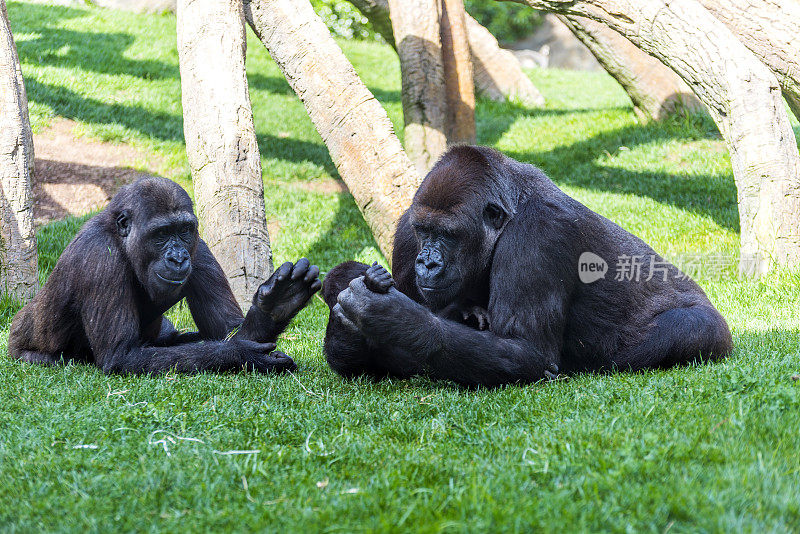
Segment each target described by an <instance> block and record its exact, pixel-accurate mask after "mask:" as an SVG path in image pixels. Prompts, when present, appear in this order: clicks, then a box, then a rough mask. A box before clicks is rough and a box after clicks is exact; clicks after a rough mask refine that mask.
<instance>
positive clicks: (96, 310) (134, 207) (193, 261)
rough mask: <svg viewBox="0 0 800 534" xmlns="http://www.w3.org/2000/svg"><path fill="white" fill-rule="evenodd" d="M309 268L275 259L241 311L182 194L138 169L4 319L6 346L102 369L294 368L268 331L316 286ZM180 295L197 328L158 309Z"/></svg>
mask: <svg viewBox="0 0 800 534" xmlns="http://www.w3.org/2000/svg"><path fill="white" fill-rule="evenodd" d="M318 274H319V269H317V267H316V266H313V265H309V262H308V260H306V259H305V258H304V259H302V260H300V261H298V262H297V264H296V265H293V264H292V263H286V264H284V265H282V266H281V267H279V268H278V269H277V270H276V271H275V272H274V273H273V274H272V276H271V277H270V278H269V280H267V281H266V282H265V283H264V284H262V286H261V287H259V289H258V291H256V293H255V295H254V296H253V305H252V306H251V307H250V310H249V311H248V313H247V317H242V311H241V310H240V309H239V306H238V304H237V303H236V300H235V299H234V296H233V293H232V292H231V289H230V286H229V285H228V281H227V279H226V278H225V274H224V273H223V272H222V268H221V267H220V265H219V263H218V262H217V261H216V259H214V256H213V255H212V254H211V251H210V250H209V248H208V247H207V246H206V244H205V243H204V242H203V241H202V240H201V239H200V237H199V235H198V233H197V219H196V218H195V216H194V213H193V210H192V202H191V200H190V198H189V196H188V195H187V194H186V192H185V191H184V190H183V189H181V188H180V187H179V186H178V185H177V184H175V183H173V182H171V181H170V180H167V179H165V178H144V179H142V180H139V181H137V182H136V183H134V184H132V185H130V186H127V187H124V188H123V189H122V190H120V192H119V193H118V194H117V195H116V196H115V197H114V198H113V199H112V200H111V203H110V204H109V206H108V207H107V208H106V209H105V210H104V211H103V212H101V213H100V214H98V215H97V216H95V217H93V218H92V219H91V220H89V221H88V222H87V223H86V225H85V226H84V228H83V229H82V230H81V231H80V233H78V235H77V236H76V237H75V239H74V240H73V241H72V242H71V243H70V244H69V245H68V246H67V248H66V249H65V250H64V253H63V254H62V255H61V258H59V260H58V263H57V264H56V266H55V268H54V269H53V272H52V273H51V275H50V277H49V279H48V280H47V283H46V284H45V286H44V287H43V288H42V290H41V291H40V292H39V293H38V294H37V295H36V297H35V298H34V299H33V300H32V301H31V302H29V303H28V304H27V305H26V306H25V307H24V308H22V310H20V312H19V313H18V314H17V316H16V317H15V318H14V321H13V323H12V325H11V333H10V336H9V343H8V352H9V354H10V355H11V356H12V357H15V358H19V359H21V360H24V361H28V362H35V363H44V364H53V363H57V362H60V361H67V360H72V359H77V360H82V361H85V362H90V363H94V364H96V365H97V366H99V367H100V368H102V369H103V370H104V371H105V372H108V373H112V372H113V373H159V372H163V371H166V370H169V369H174V370H176V371H178V372H186V373H190V372H197V371H205V370H213V371H227V370H234V369H241V368H243V367H244V368H249V369H255V370H257V371H260V372H267V371H280V370H286V369H295V368H296V366H295V364H294V362H293V361H292V359H291V358H289V357H288V356H286V355H285V354H283V353H281V352H277V351H275V340H276V338H277V337H278V335H279V334H280V333H281V332H282V331H283V329H284V328H286V325H287V324H288V323H289V321H290V320H291V319H292V317H293V316H294V315H295V314H296V313H297V312H298V311H299V310H300V309H302V307H303V306H304V305H305V304H306V303H307V302H308V299H309V298H310V297H311V296H312V295H313V293H314V292H315V291H317V290H318V289H319V287H320V282H319V280H317V276H318ZM184 297H185V298H186V301H187V303H188V305H189V309H190V311H191V313H192V317H193V318H194V320H195V323H196V324H197V328H198V332H189V333H179V332H177V331H176V330H175V329H174V328H173V326H172V324H170V322H169V321H168V320H167V319H165V318H164V317H163V315H162V314H163V313H164V312H165V311H167V310H168V309H169V308H170V307H171V306H172V305H173V304H175V303H176V302H178V301H179V300H180V299H182V298H184ZM227 338H229V339H227Z"/></svg>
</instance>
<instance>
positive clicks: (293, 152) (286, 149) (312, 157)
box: [256, 134, 338, 177]
mask: <svg viewBox="0 0 800 534" xmlns="http://www.w3.org/2000/svg"><path fill="white" fill-rule="evenodd" d="M256 139H257V140H258V150H259V152H260V153H261V156H262V157H265V158H274V159H278V160H283V161H293V162H295V163H303V162H311V163H313V164H315V165H318V166H320V167H322V168H323V169H325V172H327V173H328V174H330V175H331V176H333V177H337V176H338V171H337V170H336V166H335V165H334V164H333V160H331V156H330V153H329V152H328V149H327V148H326V147H325V145H324V144H321V143H312V142H311V141H303V140H300V139H292V138H291V137H281V136H278V135H271V134H257V135H256Z"/></svg>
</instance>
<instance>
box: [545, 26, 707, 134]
mask: <svg viewBox="0 0 800 534" xmlns="http://www.w3.org/2000/svg"><path fill="white" fill-rule="evenodd" d="M558 19H559V20H560V21H561V22H563V23H564V24H565V25H566V26H567V27H568V28H569V29H570V30H571V31H572V33H573V34H574V35H575V37H577V38H578V39H579V40H580V41H581V42H582V43H583V44H585V45H586V47H587V48H588V49H589V50H590V51H591V52H592V54H594V57H596V58H597V61H598V62H599V63H600V64H601V65H602V66H603V68H604V69H605V70H606V72H608V73H609V74H610V75H611V76H613V77H614V79H615V80H617V82H619V84H620V85H621V86H622V88H623V89H625V92H626V93H628V96H629V97H630V99H631V101H632V102H633V110H634V112H635V113H636V115H637V116H638V117H639V119H641V120H661V119H664V118H666V117H667V116H669V115H672V114H673V113H675V112H678V111H681V110H687V111H692V112H693V111H698V110H700V109H702V104H701V103H700V101H699V100H698V99H697V97H696V96H695V95H694V93H693V92H692V90H691V88H689V86H688V85H686V82H684V81H683V80H682V79H681V78H680V76H678V75H677V74H675V73H674V72H672V71H671V70H670V69H669V68H668V67H666V66H664V64H663V63H661V62H660V61H659V60H657V59H656V58H654V57H653V56H651V55H650V54H646V53H644V52H642V51H641V50H639V49H638V48H636V47H635V46H634V45H633V43H631V42H630V41H628V40H627V39H626V38H625V37H623V36H622V35H620V34H618V33H617V32H615V31H614V30H612V29H611V28H609V27H608V26H606V25H605V24H601V23H599V22H597V21H594V20H591V19H587V18H584V17H577V16H574V15H559V16H558Z"/></svg>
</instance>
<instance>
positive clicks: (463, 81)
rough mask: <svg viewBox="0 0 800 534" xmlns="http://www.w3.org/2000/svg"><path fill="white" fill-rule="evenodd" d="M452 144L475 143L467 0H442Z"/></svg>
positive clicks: (449, 138) (443, 54) (445, 75)
mask: <svg viewBox="0 0 800 534" xmlns="http://www.w3.org/2000/svg"><path fill="white" fill-rule="evenodd" d="M440 1H441V9H442V17H441V21H440V35H441V40H442V64H443V66H444V85H445V92H446V97H447V122H446V129H445V135H446V136H447V143H448V145H452V144H475V91H474V85H473V82H472V61H471V58H470V51H469V39H468V38H467V23H466V18H465V16H466V12H465V11H464V1H463V0H440Z"/></svg>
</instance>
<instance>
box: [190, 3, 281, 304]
mask: <svg viewBox="0 0 800 534" xmlns="http://www.w3.org/2000/svg"><path fill="white" fill-rule="evenodd" d="M244 24H245V22H244V11H243V8H242V2H241V0H214V1H213V2H211V1H207V0H179V2H178V55H179V61H180V73H181V91H182V102H183V116H184V121H183V129H184V137H185V138H186V152H187V154H188V157H189V165H190V166H191V169H192V179H193V182H194V193H195V195H194V196H195V202H196V206H197V213H198V219H199V220H200V224H201V234H202V236H203V239H204V240H205V241H206V243H207V244H208V246H209V247H210V248H211V251H212V252H213V253H214V256H215V257H216V258H217V260H218V261H219V263H220V265H221V266H222V269H223V270H224V271H225V274H226V275H227V277H228V280H229V282H230V284H231V289H232V290H233V293H234V295H235V296H236V300H237V301H238V302H239V305H240V306H241V307H242V309H243V310H245V311H246V310H247V309H248V308H249V307H250V300H251V299H252V296H253V293H254V292H255V291H256V289H257V288H258V286H259V284H261V283H262V282H263V281H264V280H265V279H266V278H267V277H268V276H269V275H270V273H271V272H272V254H271V251H270V244H269V235H268V233H267V221H266V216H265V212H264V183H263V181H262V179H261V159H260V156H259V152H258V144H257V143H256V135H255V128H254V126H253V111H252V108H251V105H250V94H249V91H248V87H247V76H246V71H245V51H246V46H247V41H246V36H245V25H244Z"/></svg>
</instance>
